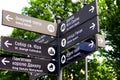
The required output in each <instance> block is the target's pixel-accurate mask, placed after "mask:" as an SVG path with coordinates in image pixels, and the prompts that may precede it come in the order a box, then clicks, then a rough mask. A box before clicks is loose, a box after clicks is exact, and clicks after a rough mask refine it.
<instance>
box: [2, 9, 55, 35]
mask: <svg viewBox="0 0 120 80" xmlns="http://www.w3.org/2000/svg"><path fill="white" fill-rule="evenodd" d="M2 24H3V25H6V26H11V27H15V28H20V29H24V30H28V31H33V32H37V33H43V34H47V35H52V36H56V31H57V24H55V23H52V22H48V21H45V20H40V19H36V18H33V17H29V16H24V15H21V14H17V13H13V12H9V11H6V10H3V11H2Z"/></svg>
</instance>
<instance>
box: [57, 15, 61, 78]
mask: <svg viewBox="0 0 120 80" xmlns="http://www.w3.org/2000/svg"><path fill="white" fill-rule="evenodd" d="M61 21H62V19H61V17H60V16H56V23H57V24H59V23H60V22H61ZM57 32H58V33H57V38H58V63H59V65H58V66H59V72H58V77H57V80H62V68H61V65H60V45H59V42H60V34H59V28H58V30H57Z"/></svg>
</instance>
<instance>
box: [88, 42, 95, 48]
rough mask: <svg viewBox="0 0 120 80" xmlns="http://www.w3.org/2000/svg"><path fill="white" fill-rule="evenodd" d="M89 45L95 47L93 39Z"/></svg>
mask: <svg viewBox="0 0 120 80" xmlns="http://www.w3.org/2000/svg"><path fill="white" fill-rule="evenodd" d="M88 46H90V48H93V46H94V42H93V41H92V40H91V43H90V44H89V45H88Z"/></svg>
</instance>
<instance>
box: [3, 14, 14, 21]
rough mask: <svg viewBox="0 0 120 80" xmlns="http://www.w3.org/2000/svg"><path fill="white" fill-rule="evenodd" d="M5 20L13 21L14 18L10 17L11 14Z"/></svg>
mask: <svg viewBox="0 0 120 80" xmlns="http://www.w3.org/2000/svg"><path fill="white" fill-rule="evenodd" d="M5 18H6V19H7V21H10V20H13V18H12V17H10V15H9V14H8V15H7V16H6V17H5Z"/></svg>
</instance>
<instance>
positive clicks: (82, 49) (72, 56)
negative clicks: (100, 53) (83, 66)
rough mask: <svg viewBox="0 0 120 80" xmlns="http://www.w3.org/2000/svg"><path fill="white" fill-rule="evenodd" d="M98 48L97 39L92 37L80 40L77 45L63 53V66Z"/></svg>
mask: <svg viewBox="0 0 120 80" xmlns="http://www.w3.org/2000/svg"><path fill="white" fill-rule="evenodd" d="M95 50H97V46H96V41H95V39H94V38H93V39H92V38H91V39H88V40H86V41H83V42H80V43H79V44H77V45H76V46H75V47H73V48H71V49H69V50H68V51H66V52H64V53H63V54H61V67H64V66H66V65H67V64H70V63H72V62H74V61H77V60H79V59H82V58H84V57H86V56H87V55H89V54H90V53H92V52H94V51H95Z"/></svg>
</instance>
